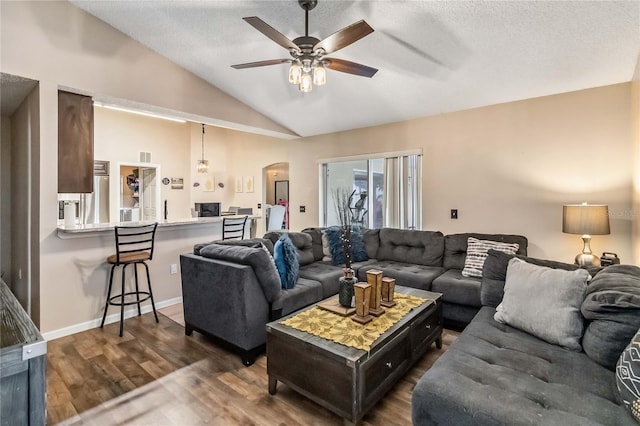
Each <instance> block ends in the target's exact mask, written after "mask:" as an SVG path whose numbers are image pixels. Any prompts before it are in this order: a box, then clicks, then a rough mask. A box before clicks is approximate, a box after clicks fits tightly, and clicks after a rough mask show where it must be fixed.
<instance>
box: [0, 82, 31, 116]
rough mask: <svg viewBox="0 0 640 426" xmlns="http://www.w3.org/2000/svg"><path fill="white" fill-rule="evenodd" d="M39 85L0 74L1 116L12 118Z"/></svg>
mask: <svg viewBox="0 0 640 426" xmlns="http://www.w3.org/2000/svg"><path fill="white" fill-rule="evenodd" d="M36 84H38V82H37V81H35V80H30V79H28V78H24V77H18V76H15V75H12V74H6V73H0V114H1V115H3V116H7V117H10V116H11V115H12V114H13V113H14V112H16V110H17V109H18V107H19V106H20V104H22V101H24V99H25V98H26V97H27V96H28V95H29V93H31V91H32V90H33V88H34V87H36Z"/></svg>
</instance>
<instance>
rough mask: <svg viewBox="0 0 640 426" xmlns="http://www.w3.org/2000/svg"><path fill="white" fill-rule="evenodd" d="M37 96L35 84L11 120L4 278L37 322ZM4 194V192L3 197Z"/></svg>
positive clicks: (38, 120)
mask: <svg viewBox="0 0 640 426" xmlns="http://www.w3.org/2000/svg"><path fill="white" fill-rule="evenodd" d="M39 122H40V118H39V95H38V89H37V87H36V88H35V89H34V90H32V91H31V93H30V94H29V95H28V96H27V97H26V98H25V99H24V101H23V102H22V103H21V104H20V106H19V107H18V109H17V110H16V111H15V113H14V114H13V115H12V116H11V122H10V126H9V127H10V129H11V132H10V145H11V147H10V153H11V154H10V155H11V163H10V175H11V177H10V186H9V187H8V188H3V189H9V192H7V193H6V195H7V196H8V197H9V200H10V207H9V208H10V214H9V218H10V226H11V232H10V233H9V238H8V239H10V244H11V249H10V255H11V257H10V262H11V266H10V270H9V275H8V276H6V277H5V281H6V282H7V283H9V286H10V287H11V290H12V291H13V293H14V294H15V295H16V298H17V299H18V300H19V301H20V304H21V305H22V306H23V307H24V309H25V310H26V311H27V312H29V313H30V314H31V317H32V319H33V321H34V322H35V323H36V324H38V321H39V310H38V306H39V300H38V297H37V295H38V293H39V271H38V263H37V259H38V257H39V254H38V251H39V245H38V243H37V241H38V207H37V204H38V201H39V192H38V184H37V182H38V177H39V175H40V171H39V151H38V149H37V147H38V145H39V143H40V141H39ZM4 194H5V193H3V197H4V196H5V195H4Z"/></svg>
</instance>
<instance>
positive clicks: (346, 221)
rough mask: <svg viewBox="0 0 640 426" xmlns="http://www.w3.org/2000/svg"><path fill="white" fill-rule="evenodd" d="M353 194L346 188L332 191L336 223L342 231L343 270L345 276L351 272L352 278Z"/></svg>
mask: <svg viewBox="0 0 640 426" xmlns="http://www.w3.org/2000/svg"><path fill="white" fill-rule="evenodd" d="M355 192H356V191H355V190H354V191H353V192H349V190H348V189H346V188H336V189H334V190H333V193H332V195H333V204H334V206H335V208H336V213H337V214H338V221H339V222H340V227H341V229H342V232H341V235H340V239H341V241H342V246H343V248H344V269H345V276H346V275H347V272H348V271H349V270H350V271H351V276H353V269H351V258H352V255H353V246H352V244H351V200H352V199H353V194H355Z"/></svg>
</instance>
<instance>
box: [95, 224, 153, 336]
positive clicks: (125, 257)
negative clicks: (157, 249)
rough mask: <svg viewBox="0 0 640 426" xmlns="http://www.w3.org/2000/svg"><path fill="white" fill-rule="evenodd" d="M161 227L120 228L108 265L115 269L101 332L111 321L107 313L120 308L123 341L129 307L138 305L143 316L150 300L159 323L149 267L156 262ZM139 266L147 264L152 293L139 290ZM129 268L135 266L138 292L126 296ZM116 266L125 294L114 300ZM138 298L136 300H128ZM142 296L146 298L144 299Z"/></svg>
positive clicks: (111, 277) (116, 229) (111, 276)
mask: <svg viewBox="0 0 640 426" xmlns="http://www.w3.org/2000/svg"><path fill="white" fill-rule="evenodd" d="M157 227H158V224H157V223H153V224H150V225H142V226H116V227H115V236H116V254H114V255H111V256H109V257H108V258H107V263H109V264H110V265H111V273H110V274H109V290H108V291H107V301H106V302H105V305H104V314H103V315H102V323H101V324H100V328H102V327H104V321H105V319H106V318H107V309H108V308H109V305H114V306H120V337H122V334H123V330H124V307H125V306H128V305H135V304H137V305H138V316H140V315H142V310H141V309H140V304H141V303H142V302H144V301H146V300H147V299H151V307H152V308H153V315H155V317H156V322H159V321H158V314H157V312H156V306H155V303H154V302H153V292H152V291H151V278H150V276H149V266H148V265H147V263H146V261H147V260H151V259H152V258H153V245H154V240H155V235H156V228H157ZM138 264H143V265H144V267H145V269H146V271H147V284H148V286H149V291H140V289H139V288H138ZM128 265H133V274H134V277H135V284H136V290H135V291H129V292H125V276H124V273H125V270H126V269H127V266H128ZM116 266H122V292H121V293H120V294H117V295H115V296H111V287H112V285H113V271H114V270H115V268H116ZM127 296H130V297H129V299H131V298H132V297H135V300H126V299H127ZM141 296H142V298H141Z"/></svg>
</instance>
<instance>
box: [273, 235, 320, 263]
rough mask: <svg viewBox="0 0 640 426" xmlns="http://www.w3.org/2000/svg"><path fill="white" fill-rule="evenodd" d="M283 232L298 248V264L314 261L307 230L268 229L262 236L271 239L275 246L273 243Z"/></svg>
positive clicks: (311, 244) (311, 240) (310, 237)
mask: <svg viewBox="0 0 640 426" xmlns="http://www.w3.org/2000/svg"><path fill="white" fill-rule="evenodd" d="M283 234H288V235H289V238H290V239H291V242H292V243H293V245H294V246H295V247H296V249H297V250H298V256H299V262H300V265H308V264H310V263H313V262H315V257H314V253H313V239H312V236H311V234H310V233H308V232H289V231H270V232H267V233H266V234H264V237H263V238H265V239H268V240H270V241H272V242H273V244H274V246H275V243H276V242H277V241H278V240H279V239H280V237H281V236H282V235H283Z"/></svg>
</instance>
